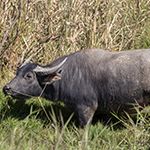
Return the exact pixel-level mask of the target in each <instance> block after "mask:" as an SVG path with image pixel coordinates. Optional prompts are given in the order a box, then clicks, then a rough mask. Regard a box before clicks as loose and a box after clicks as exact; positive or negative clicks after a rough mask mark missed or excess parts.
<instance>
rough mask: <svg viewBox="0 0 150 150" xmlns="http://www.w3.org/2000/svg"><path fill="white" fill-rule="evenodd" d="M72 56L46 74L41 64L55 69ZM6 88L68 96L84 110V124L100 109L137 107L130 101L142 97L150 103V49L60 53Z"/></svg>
mask: <svg viewBox="0 0 150 150" xmlns="http://www.w3.org/2000/svg"><path fill="white" fill-rule="evenodd" d="M66 57H67V60H66V62H64V64H63V65H62V66H61V67H60V68H59V69H58V70H57V71H55V72H52V73H50V74H46V75H45V72H42V73H40V70H39V68H40V67H42V68H43V70H44V69H45V68H46V69H49V68H53V67H55V66H57V65H58V64H61V62H62V61H63V60H64V59H65V58H66ZM37 66H38V67H37ZM38 70H39V71H38ZM45 85H46V86H45ZM3 91H4V93H5V94H9V95H11V96H12V97H13V98H16V99H27V98H30V97H32V96H33V97H38V96H40V95H41V94H42V95H41V96H43V97H45V98H46V99H49V100H52V101H54V102H58V101H62V102H64V103H65V105H66V106H67V107H68V108H70V109H71V110H73V111H74V112H75V113H76V114H77V115H78V120H79V124H80V126H81V127H84V126H85V125H86V124H87V123H88V121H89V122H91V120H92V118H93V116H94V114H96V115H99V114H100V115H103V114H108V113H110V112H111V111H115V112H116V113H118V112H122V111H132V105H129V104H135V103H136V102H137V103H139V104H140V105H142V106H146V105H149V104H150V49H147V50H131V51H124V52H107V51H104V50H100V49H91V50H84V51H79V52H76V53H73V54H70V55H68V56H64V57H60V58H58V59H56V60H55V61H54V62H52V63H50V64H49V65H46V66H40V65H39V64H35V63H31V64H29V63H28V64H26V65H25V66H23V67H21V68H20V69H19V70H18V72H17V76H16V77H15V78H14V79H13V80H12V81H11V82H10V83H8V84H7V85H5V86H4V88H3ZM16 91H17V92H16ZM41 92H42V93H41Z"/></svg>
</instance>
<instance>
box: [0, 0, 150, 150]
mask: <svg viewBox="0 0 150 150" xmlns="http://www.w3.org/2000/svg"><path fill="white" fill-rule="evenodd" d="M0 16H1V17H0V64H1V65H0V83H1V84H0V123H1V124H0V133H1V134H0V149H10V150H11V149H12V150H14V149H21V150H22V149H44V150H45V149H102V150H106V149H125V150H126V149H131V150H138V149H139V150H141V149H143V150H148V149H150V119H149V118H150V113H149V112H150V107H147V108H146V109H145V110H144V111H142V112H139V111H138V109H137V112H138V114H137V119H133V118H131V117H130V116H129V115H128V114H124V117H123V116H120V117H118V116H117V115H115V114H114V115H112V116H114V117H113V120H115V121H113V122H112V123H110V124H109V125H108V126H105V124H104V123H103V122H101V121H100V120H98V119H97V118H96V117H95V118H94V121H93V124H92V125H90V126H87V127H86V128H85V129H84V130H81V129H79V128H77V124H78V123H77V119H76V116H75V115H72V113H71V112H70V111H69V110H68V109H67V108H66V107H65V106H64V105H63V104H61V103H59V104H54V103H52V102H49V101H46V100H44V99H41V101H42V103H43V104H41V103H40V102H39V100H40V99H30V100H27V101H24V100H22V101H18V100H11V98H10V97H5V96H4V94H3V93H2V87H3V85H5V83H7V82H8V81H9V80H10V79H12V78H13V77H14V75H15V72H16V70H17V69H18V68H19V66H20V65H21V64H22V62H23V61H24V60H25V59H26V58H28V57H29V56H30V55H31V54H32V53H33V52H34V53H35V57H34V58H33V59H32V61H34V62H35V61H37V62H39V63H41V64H45V63H47V62H50V61H51V60H54V59H56V58H57V57H59V56H61V55H65V54H70V53H72V52H75V51H79V50H82V49H86V48H101V49H105V50H109V51H121V50H128V49H142V48H150V1H149V0H105V1H103V0H89V1H87V0H73V1H69V0H62V1H57V0H0ZM42 105H43V106H44V108H45V110H46V112H47V114H48V116H47V115H46V114H45V111H44V110H43V108H42V107H41V106H42Z"/></svg>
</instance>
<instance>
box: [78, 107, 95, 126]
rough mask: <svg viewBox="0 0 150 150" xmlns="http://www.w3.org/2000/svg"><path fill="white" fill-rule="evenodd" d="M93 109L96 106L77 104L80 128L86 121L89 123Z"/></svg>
mask: <svg viewBox="0 0 150 150" xmlns="http://www.w3.org/2000/svg"><path fill="white" fill-rule="evenodd" d="M95 110H96V108H95V109H93V107H90V106H86V105H79V106H77V114H78V120H79V126H80V127H81V128H84V126H85V125H86V124H87V123H91V121H92V119H93V116H94V113H95Z"/></svg>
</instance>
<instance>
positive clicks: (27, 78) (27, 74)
mask: <svg viewBox="0 0 150 150" xmlns="http://www.w3.org/2000/svg"><path fill="white" fill-rule="evenodd" d="M24 78H25V79H26V80H28V81H30V80H32V79H33V73H31V72H28V73H26V74H25V76H24Z"/></svg>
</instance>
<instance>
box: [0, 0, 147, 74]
mask: <svg viewBox="0 0 150 150" xmlns="http://www.w3.org/2000/svg"><path fill="white" fill-rule="evenodd" d="M149 23H150V1H149V0H105V1H103V0H72V1H70V0H61V1H58V0H0V43H1V44H0V64H1V65H0V73H4V72H5V71H6V70H7V69H12V70H16V69H17V68H18V67H19V66H20V65H21V63H22V62H23V61H24V60H25V59H26V58H27V57H29V56H30V55H31V54H32V53H33V52H35V54H36V55H35V57H34V58H33V61H38V62H40V63H42V64H45V63H47V62H50V61H51V60H53V59H56V58H57V57H58V56H60V55H65V54H69V53H72V52H75V51H79V50H82V49H86V48H101V49H105V50H109V51H121V50H125V49H137V48H148V47H150V24H149Z"/></svg>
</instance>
